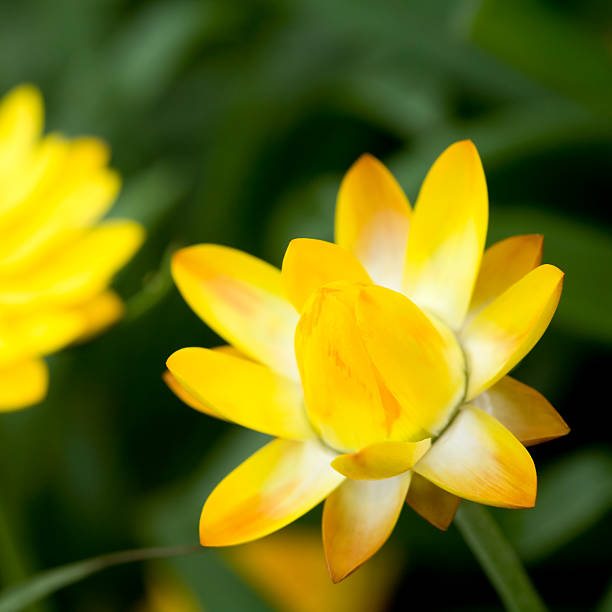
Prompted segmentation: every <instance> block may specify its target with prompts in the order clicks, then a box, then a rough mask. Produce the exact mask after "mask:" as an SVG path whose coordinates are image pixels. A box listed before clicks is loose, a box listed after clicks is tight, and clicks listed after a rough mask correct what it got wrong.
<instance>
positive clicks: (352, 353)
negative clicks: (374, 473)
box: [295, 285, 426, 452]
mask: <svg viewBox="0 0 612 612" xmlns="http://www.w3.org/2000/svg"><path fill="white" fill-rule="evenodd" d="M358 292H359V286H348V285H343V286H330V285H327V286H325V287H323V288H322V289H319V290H318V291H317V292H316V293H315V294H314V295H313V297H312V298H311V299H310V300H309V303H308V304H307V306H306V309H305V310H304V313H303V314H302V317H301V318H300V321H299V323H298V326H297V329H296V333H295V350H296V356H297V359H298V364H299V368H300V374H301V377H302V385H303V388H304V397H305V400H306V407H307V410H308V415H309V416H310V421H311V422H312V423H313V425H314V427H315V428H316V429H317V432H318V433H319V435H321V437H322V438H323V439H324V440H325V441H326V442H327V443H328V444H329V445H330V446H332V447H334V448H337V449H342V450H344V451H346V452H352V451H357V450H359V449H360V448H363V447H364V446H368V445H370V444H374V443H375V442H382V441H383V440H387V439H402V440H407V439H410V438H409V436H408V434H414V433H415V431H416V432H417V433H418V434H421V433H422V431H421V429H420V427H416V426H414V425H413V424H412V423H409V424H408V425H406V423H405V420H406V419H404V418H402V414H401V411H400V409H399V406H398V404H397V402H396V401H395V402H394V401H386V397H383V395H381V391H380V388H379V381H378V377H377V373H376V371H375V369H374V367H373V365H372V362H371V360H370V357H369V355H368V353H367V351H366V348H365V346H364V344H363V340H362V339H361V335H360V333H359V329H358V327H357V321H356V319H355V313H354V310H355V300H356V298H357V294H358ZM390 399H391V400H393V398H390ZM408 427H412V429H410V430H409V429H408ZM423 437H426V436H425V435H423V436H421V437H417V438H416V440H419V439H422V438H423ZM411 441H415V440H411Z"/></svg>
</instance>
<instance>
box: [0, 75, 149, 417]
mask: <svg viewBox="0 0 612 612" xmlns="http://www.w3.org/2000/svg"><path fill="white" fill-rule="evenodd" d="M42 127H43V103H42V99H41V95H40V93H39V91H38V90H37V89H35V88H34V87H32V86H30V85H22V86H20V87H17V88H15V89H13V90H12V91H11V92H9V93H8V94H7V95H6V96H5V97H4V98H3V99H2V100H0V412H1V411H6V410H15V409H18V408H23V407H25V406H29V405H31V404H34V403H36V402H38V401H40V400H41V399H43V397H44V396H45V394H46V391H47V384H48V371H47V366H46V364H45V362H44V360H43V359H42V356H44V355H47V354H49V353H52V352H54V351H57V350H58V349H60V348H62V347H63V346H65V345H67V344H69V343H70V342H73V341H75V340H78V339H82V338H85V337H88V336H91V335H92V334H95V333H96V332H98V331H100V330H102V329H104V328H105V327H107V326H108V325H110V324H111V323H113V322H114V321H115V320H117V318H118V317H119V316H120V315H121V312H122V303H121V300H120V299H119V297H118V296H117V295H116V294H115V293H114V292H112V291H110V290H108V289H107V286H108V284H109V282H110V280H111V278H112V276H113V274H114V273H115V272H116V271H117V270H118V269H119V268H120V267H121V266H122V265H123V264H124V263H125V262H126V261H127V260H128V259H129V258H130V257H131V256H132V254H133V253H134V252H135V250H136V249H137V248H138V247H139V245H140V244H141V242H142V239H143V230H142V228H141V227H140V226H139V225H138V224H136V223H134V222H132V221H120V220H113V221H105V222H102V223H98V221H99V220H100V219H101V217H103V216H104V214H105V213H106V212H107V211H108V210H109V208H110V207H111V206H112V204H113V202H114V201H115V198H116V196H117V193H118V191H119V187H120V179H119V177H118V175H117V173H116V172H114V171H113V170H111V169H109V168H108V166H107V163H108V157H109V151H108V148H107V146H106V145H105V144H104V143H103V142H101V141H100V140H98V139H95V138H88V137H84V138H77V139H74V140H68V139H66V138H63V137H62V136H60V135H58V134H49V135H46V136H42V135H41V132H42Z"/></svg>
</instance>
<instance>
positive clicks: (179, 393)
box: [162, 370, 227, 421]
mask: <svg viewBox="0 0 612 612" xmlns="http://www.w3.org/2000/svg"><path fill="white" fill-rule="evenodd" d="M162 380H163V381H164V382H165V383H166V384H167V385H168V388H169V389H170V391H172V393H174V395H176V397H178V398H179V399H180V400H181V401H182V402H184V403H185V404H187V405H188V406H189V407H190V408H193V409H194V410H197V411H198V412H203V413H204V414H207V415H208V416H211V417H214V418H215V419H221V420H223V421H227V419H225V418H224V417H222V416H221V415H220V414H219V413H218V412H216V411H215V410H214V409H213V408H211V407H210V406H208V405H206V404H204V403H203V402H201V401H200V400H198V399H196V398H195V397H194V396H193V395H191V393H189V391H187V390H186V389H185V388H184V387H183V386H182V385H181V383H180V382H179V381H178V380H177V379H176V378H174V376H172V372H170V371H169V370H166V371H165V372H164V373H163V374H162Z"/></svg>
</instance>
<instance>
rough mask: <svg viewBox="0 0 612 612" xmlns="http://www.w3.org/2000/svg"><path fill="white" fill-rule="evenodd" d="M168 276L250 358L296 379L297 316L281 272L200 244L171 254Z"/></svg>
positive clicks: (239, 254) (234, 252)
mask: <svg viewBox="0 0 612 612" xmlns="http://www.w3.org/2000/svg"><path fill="white" fill-rule="evenodd" d="M172 276H173V277H174V281H175V283H176V285H177V287H178V289H179V291H180V292H181V294H182V295H183V297H184V298H185V300H186V302H187V303H188V304H189V306H190V307H191V308H192V310H193V311H194V312H195V313H196V314H197V315H198V316H199V317H200V318H201V319H203V320H204V322H205V323H206V324H207V325H209V326H210V327H211V328H212V329H213V330H214V331H215V332H217V333H218V334H219V335H220V336H222V337H223V338H224V339H225V340H226V341H228V342H229V343H231V344H232V345H234V346H235V347H236V348H237V349H239V350H240V351H241V352H243V353H245V354H246V355H248V356H249V357H252V358H254V359H257V360H258V361H260V362H262V363H264V364H265V365H267V366H269V367H270V368H272V369H273V370H274V371H276V372H278V373H280V374H283V375H285V376H288V377H289V378H292V379H294V380H298V378H299V376H298V372H297V366H296V363H295V354H294V348H293V336H294V333H295V326H296V324H297V320H298V314H297V312H296V311H295V309H294V308H293V306H292V305H291V304H290V302H289V301H287V299H286V298H285V292H284V289H283V284H282V279H281V273H280V270H278V269H276V268H274V267H273V266H271V265H269V264H267V263H265V262H264V261H261V260H260V259H257V258H256V257H252V256H251V255H247V254H246V253H242V252H241V251H237V250H236V249H231V248H228V247H223V246H217V245H213V244H200V245H196V246H192V247H188V248H185V249H181V250H180V251H178V252H176V253H175V254H174V257H173V259H172Z"/></svg>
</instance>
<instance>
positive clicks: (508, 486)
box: [413, 406, 537, 508]
mask: <svg viewBox="0 0 612 612" xmlns="http://www.w3.org/2000/svg"><path fill="white" fill-rule="evenodd" d="M413 469H414V471H415V472H417V473H418V474H421V476H424V477H425V478H427V479H428V480H430V481H431V482H433V483H434V484H435V485H437V486H439V487H441V488H443V489H445V490H446V491H448V492H449V493H452V494H453V495H458V496H459V497H463V498H465V499H469V500H471V501H474V502H478V503H480V504H488V505H490V506H500V507H503V508H531V507H532V506H533V505H534V504H535V497H536V487H537V477H536V471H535V466H534V465H533V460H532V459H531V457H530V456H529V453H528V452H527V450H526V449H525V447H524V446H523V445H522V444H521V443H520V442H519V441H518V440H517V439H516V438H515V437H514V436H513V435H512V434H511V433H510V432H509V431H508V430H507V429H506V428H505V427H504V426H503V425H502V424H501V423H499V422H498V421H497V420H495V419H494V418H493V417H492V416H490V415H488V414H487V413H486V412H483V411H482V410H480V409H478V408H475V407H474V406H468V407H465V408H463V409H462V410H461V411H460V412H459V414H458V415H457V417H456V418H455V420H454V421H453V422H452V423H451V424H450V426H449V427H448V429H447V430H446V431H445V432H444V433H443V434H442V435H441V436H440V438H438V440H436V441H435V442H434V443H433V444H432V446H431V449H430V450H429V451H428V452H427V453H426V454H425V456H424V457H423V458H422V459H421V460H420V461H419V462H418V463H417V464H416V465H415V466H414V468H413Z"/></svg>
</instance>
